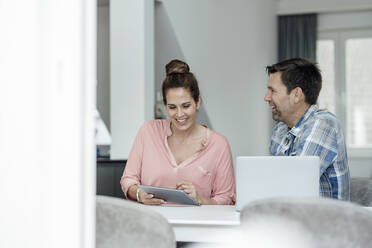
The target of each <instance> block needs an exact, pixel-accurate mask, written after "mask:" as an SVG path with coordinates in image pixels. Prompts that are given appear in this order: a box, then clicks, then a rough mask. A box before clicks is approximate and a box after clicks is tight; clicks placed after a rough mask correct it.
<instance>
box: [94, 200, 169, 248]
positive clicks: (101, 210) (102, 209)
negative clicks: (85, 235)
mask: <svg viewBox="0 0 372 248" xmlns="http://www.w3.org/2000/svg"><path fill="white" fill-rule="evenodd" d="M96 202H97V205H96V247H97V248H119V247H120V248H123V247H155V248H156V247H159V248H160V247H162V248H163V247H165V248H167V247H172V248H173V247H176V241H175V236H174V232H173V229H172V227H171V226H170V225H169V224H168V222H167V220H166V219H165V218H164V217H163V216H161V215H160V214H158V213H156V212H155V211H152V210H150V209H148V208H145V207H144V206H142V205H140V204H137V203H133V202H130V201H127V200H123V199H119V198H114V197H109V196H97V200H96Z"/></svg>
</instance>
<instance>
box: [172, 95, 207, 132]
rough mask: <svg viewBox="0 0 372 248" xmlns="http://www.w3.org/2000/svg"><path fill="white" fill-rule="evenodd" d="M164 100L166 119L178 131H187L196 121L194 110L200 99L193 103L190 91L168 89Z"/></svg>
mask: <svg viewBox="0 0 372 248" xmlns="http://www.w3.org/2000/svg"><path fill="white" fill-rule="evenodd" d="M165 98H166V100H167V106H166V108H167V111H168V117H169V119H170V121H171V122H172V125H173V127H175V128H177V129H178V130H182V131H184V130H188V129H189V128H190V127H191V126H192V125H193V124H194V123H195V119H196V110H198V109H199V107H200V99H199V100H198V102H195V100H194V98H193V97H192V96H191V94H190V91H189V90H188V89H185V88H172V89H168V90H167V92H166V94H165Z"/></svg>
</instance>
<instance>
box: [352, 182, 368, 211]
mask: <svg viewBox="0 0 372 248" xmlns="http://www.w3.org/2000/svg"><path fill="white" fill-rule="evenodd" d="M350 201H352V202H354V203H357V204H360V205H362V206H366V207H372V179H371V178H368V177H352V178H350Z"/></svg>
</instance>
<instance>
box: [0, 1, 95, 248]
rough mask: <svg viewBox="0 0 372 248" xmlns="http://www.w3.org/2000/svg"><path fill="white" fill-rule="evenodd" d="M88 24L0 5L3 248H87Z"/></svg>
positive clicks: (59, 10) (55, 5)
mask: <svg viewBox="0 0 372 248" xmlns="http://www.w3.org/2000/svg"><path fill="white" fill-rule="evenodd" d="M95 15H96V3H95V1H86V0H80V1H76V0H66V1H63V2H62V1H59V0H50V1H44V0H29V1H19V0H2V1H0V30H1V32H2V38H1V41H0V54H1V56H0V85H1V90H0V106H1V109H0V137H1V138H0V157H1V162H0V195H1V204H0V209H1V211H0V220H1V221H0V247H4V248H5V247H12V248H17V247H28V248H57V247H69V248H92V247H94V242H95V239H94V234H95V231H94V226H95V221H94V219H95V212H94V209H95V207H94V204H95V156H94V155H95V153H94V151H95V150H94V109H95V74H96V73H95V66H96V65H95V59H96V57H95V51H96V50H95V49H96V47H95V39H96V35H95V32H96V29H95V27H96V24H95V21H96V20H95V17H96V16H95ZM67 16H68V18H66V17H67Z"/></svg>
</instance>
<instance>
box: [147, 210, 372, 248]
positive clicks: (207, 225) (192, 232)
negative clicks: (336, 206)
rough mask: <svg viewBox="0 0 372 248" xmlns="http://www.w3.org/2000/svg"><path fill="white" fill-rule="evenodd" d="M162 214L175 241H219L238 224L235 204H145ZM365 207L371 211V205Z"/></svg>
mask: <svg viewBox="0 0 372 248" xmlns="http://www.w3.org/2000/svg"><path fill="white" fill-rule="evenodd" d="M146 207H148V208H151V209H152V210H155V211H157V212H158V213H160V214H161V215H163V216H164V217H165V218H166V219H167V220H168V222H169V223H170V224H171V225H172V227H173V230H174V233H175V235H176V240H177V241H182V242H221V241H225V238H226V234H227V233H229V232H230V231H231V230H233V229H235V228H238V227H239V226H240V214H239V212H237V211H235V206H218V205H204V206H200V207H197V206H146ZM365 209H367V210H369V211H371V212H372V207H366V208H365Z"/></svg>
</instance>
